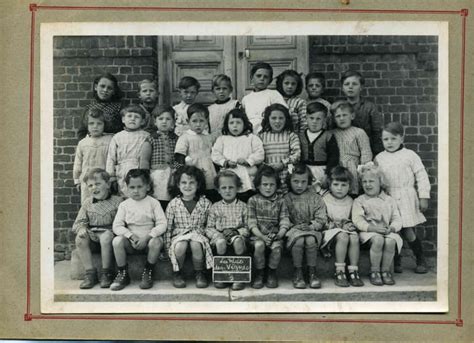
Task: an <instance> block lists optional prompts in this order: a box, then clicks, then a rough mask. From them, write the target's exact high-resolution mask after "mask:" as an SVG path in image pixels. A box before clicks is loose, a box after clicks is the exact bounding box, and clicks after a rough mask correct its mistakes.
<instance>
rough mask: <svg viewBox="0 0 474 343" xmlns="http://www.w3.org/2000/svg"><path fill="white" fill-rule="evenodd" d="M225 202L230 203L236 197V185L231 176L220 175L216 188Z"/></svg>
mask: <svg viewBox="0 0 474 343" xmlns="http://www.w3.org/2000/svg"><path fill="white" fill-rule="evenodd" d="M217 191H218V192H219V194H220V196H221V197H222V199H224V201H225V202H228V203H231V202H232V201H234V200H235V198H236V197H237V185H236V184H235V181H234V178H232V177H221V178H220V179H219V188H218V189H217Z"/></svg>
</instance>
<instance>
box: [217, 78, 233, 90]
mask: <svg viewBox="0 0 474 343" xmlns="http://www.w3.org/2000/svg"><path fill="white" fill-rule="evenodd" d="M221 82H225V83H227V85H228V86H229V88H230V90H232V89H233V88H232V81H231V79H230V77H228V76H227V75H225V74H218V75H215V76H214V77H213V79H212V89H213V90H214V88H215V87H218V86H219V84H220V83H221Z"/></svg>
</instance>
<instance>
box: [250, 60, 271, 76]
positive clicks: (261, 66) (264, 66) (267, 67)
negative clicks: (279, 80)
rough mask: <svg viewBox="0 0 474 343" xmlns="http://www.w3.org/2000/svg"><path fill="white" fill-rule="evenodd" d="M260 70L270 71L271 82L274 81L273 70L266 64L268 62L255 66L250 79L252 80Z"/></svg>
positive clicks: (251, 70)
mask: <svg viewBox="0 0 474 343" xmlns="http://www.w3.org/2000/svg"><path fill="white" fill-rule="evenodd" d="M259 69H266V70H268V71H270V80H272V79H273V68H272V66H271V65H270V64H268V63H266V62H257V63H255V64H254V66H253V67H252V69H250V78H252V77H253V76H254V74H255V73H256V72H257V70H259Z"/></svg>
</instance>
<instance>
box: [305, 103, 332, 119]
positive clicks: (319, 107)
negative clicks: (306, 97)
mask: <svg viewBox="0 0 474 343" xmlns="http://www.w3.org/2000/svg"><path fill="white" fill-rule="evenodd" d="M316 112H323V113H324V115H325V116H327V114H328V108H327V107H326V106H324V105H323V104H322V103H320V102H311V103H309V104H308V106H306V113H307V114H311V113H316Z"/></svg>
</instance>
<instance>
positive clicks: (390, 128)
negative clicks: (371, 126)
mask: <svg viewBox="0 0 474 343" xmlns="http://www.w3.org/2000/svg"><path fill="white" fill-rule="evenodd" d="M383 131H387V132H389V133H391V134H392V135H394V136H402V137H403V135H404V134H405V130H404V128H403V125H402V123H400V122H397V121H393V122H391V123H388V124H387V125H385V126H384V128H383Z"/></svg>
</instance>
